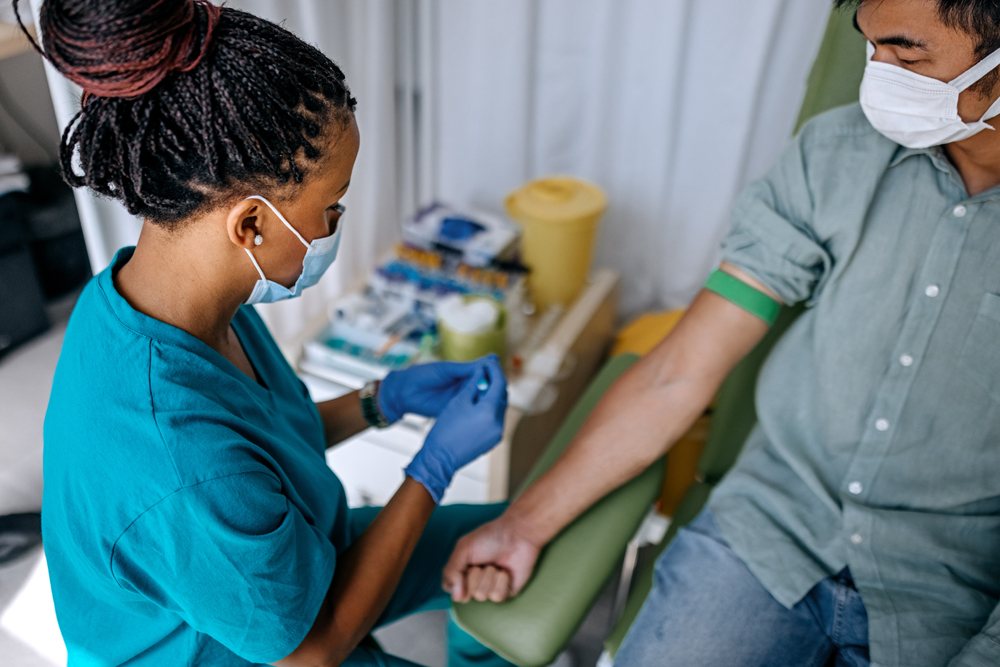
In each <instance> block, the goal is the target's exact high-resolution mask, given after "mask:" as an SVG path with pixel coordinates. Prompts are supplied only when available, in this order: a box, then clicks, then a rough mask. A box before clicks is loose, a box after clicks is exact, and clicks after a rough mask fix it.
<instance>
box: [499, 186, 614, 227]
mask: <svg viewBox="0 0 1000 667" xmlns="http://www.w3.org/2000/svg"><path fill="white" fill-rule="evenodd" d="M506 205H507V213H508V214H509V215H510V216H511V217H512V218H514V219H516V220H521V221H524V220H526V219H527V220H537V221H542V222H553V223H560V222H576V221H577V220H581V219H584V218H596V217H598V216H600V215H601V213H603V212H604V209H605V208H606V207H607V205H608V198H607V196H606V195H605V194H604V191H603V190H601V188H599V187H598V186H596V185H594V184H592V183H588V182H587V181H582V180H580V179H578V178H573V177H570V176H549V177H546V178H540V179H538V180H536V181H531V182H530V183H528V184H526V185H523V186H521V187H520V188H518V189H517V190H515V191H514V192H512V193H511V194H510V195H508V197H507V202H506Z"/></svg>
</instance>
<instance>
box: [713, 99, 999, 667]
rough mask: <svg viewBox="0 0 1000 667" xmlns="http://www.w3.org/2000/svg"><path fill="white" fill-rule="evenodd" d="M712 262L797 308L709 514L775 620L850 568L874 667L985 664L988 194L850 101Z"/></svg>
mask: <svg viewBox="0 0 1000 667" xmlns="http://www.w3.org/2000/svg"><path fill="white" fill-rule="evenodd" d="M724 255H725V259H726V260H727V261H729V262H731V263H732V264H734V265H736V266H738V267H740V268H742V269H743V270H744V271H746V272H747V273H749V274H751V275H753V276H754V277H756V278H757V279H759V280H760V281H761V282H762V283H764V284H765V285H767V286H768V287H770V288H771V289H772V290H774V292H775V293H777V294H778V295H779V296H780V297H781V298H782V300H783V301H784V302H785V303H789V304H791V303H796V302H800V301H807V302H808V305H809V306H811V307H810V308H809V309H808V310H807V311H806V312H805V313H804V314H803V315H802V317H801V318H800V319H799V320H798V321H797V322H796V323H795V324H794V325H793V326H792V328H791V329H790V330H789V331H788V332H787V333H786V334H785V336H784V337H783V338H782V339H781V341H779V343H778V345H777V346H776V348H775V349H774V351H773V353H772V354H771V357H770V359H769V360H768V362H767V364H766V365H765V367H764V369H763V370H762V373H761V377H760V380H759V384H758V388H757V410H758V415H759V419H760V422H759V425H758V426H757V428H756V429H755V430H754V432H753V434H752V435H751V437H750V439H749V441H748V443H747V446H746V448H745V450H744V452H743V455H742V456H741V458H740V460H739V462H738V463H737V465H736V467H735V468H734V469H733V471H732V472H731V473H730V474H729V476H728V477H727V478H726V479H725V480H724V481H723V482H722V484H721V485H720V487H719V488H718V489H717V491H716V492H715V494H714V496H713V498H712V500H711V503H710V507H711V510H712V512H713V513H714V515H715V518H716V521H717V522H718V524H719V526H720V528H721V530H722V532H723V534H724V535H725V537H726V538H727V539H728V540H729V542H730V544H731V545H732V547H733V549H734V550H735V551H736V553H737V554H739V556H740V557H741V558H742V559H743V560H744V561H745V562H746V563H747V565H748V566H749V568H750V570H751V571H752V572H753V573H754V574H755V575H756V576H757V577H758V578H759V579H760V581H761V582H762V583H763V584H764V586H765V587H766V588H767V589H768V590H769V591H770V592H771V593H772V594H773V595H774V597H775V598H776V599H777V600H778V601H779V602H781V603H782V604H784V605H786V606H789V607H790V606H792V605H794V604H795V603H796V602H798V601H799V600H801V599H802V598H803V597H804V596H805V595H806V594H807V593H808V592H809V590H810V589H811V588H812V587H813V586H814V585H816V584H817V583H818V582H819V581H820V580H822V579H823V578H825V577H828V576H830V575H832V574H835V573H837V572H839V571H840V570H842V569H843V568H844V567H845V566H849V567H850V570H851V574H852V575H853V577H854V581H855V583H856V585H857V588H858V590H859V591H860V593H861V597H862V599H863V600H864V603H865V606H866V608H867V610H868V618H869V635H870V649H871V658H872V664H873V665H907V666H909V665H935V666H942V665H948V664H950V665H962V666H972V665H977V666H979V665H983V666H986V665H1000V611H998V607H997V604H998V598H1000V188H994V189H992V190H990V191H988V192H985V193H982V194H979V195H976V196H975V197H970V196H968V194H967V193H966V191H965V187H964V185H963V182H962V179H961V178H960V176H959V174H958V172H957V171H956V169H955V168H954V167H953V166H952V165H951V163H950V162H949V161H948V159H947V157H946V156H945V154H944V153H943V152H942V151H941V149H939V148H932V149H927V150H909V149H905V148H902V147H900V146H899V145H897V144H895V143H893V142H891V141H889V140H888V139H886V138H885V137H883V136H882V135H880V134H879V133H878V132H877V131H875V130H874V129H873V128H872V127H871V125H870V124H869V123H868V121H867V120H866V119H865V117H864V114H863V113H862V112H861V110H860V108H859V107H858V106H852V107H846V108H843V109H838V110H835V111H832V112H830V113H827V114H824V115H823V116H820V117H819V118H817V119H815V120H814V121H813V122H811V123H810V124H808V125H807V126H806V127H805V128H804V129H803V131H802V132H801V133H800V134H799V136H798V137H796V138H795V139H794V140H793V142H792V143H791V145H790V147H789V148H788V149H787V150H786V151H785V153H784V155H783V157H782V158H781V160H780V161H779V163H778V164H777V165H776V166H775V167H774V168H773V169H772V170H771V171H770V173H768V174H767V175H766V176H765V177H764V178H762V179H761V180H759V181H757V182H755V183H753V184H751V185H750V186H749V187H748V188H747V189H746V191H744V192H743V194H742V195H741V196H740V197H739V199H738V201H737V203H736V205H735V208H734V214H733V229H732V231H731V233H730V234H729V236H728V238H727V240H726V242H725V245H724ZM949 661H950V662H949Z"/></svg>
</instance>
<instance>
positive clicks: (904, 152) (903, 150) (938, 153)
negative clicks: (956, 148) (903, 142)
mask: <svg viewBox="0 0 1000 667" xmlns="http://www.w3.org/2000/svg"><path fill="white" fill-rule="evenodd" d="M914 155H926V156H927V157H929V158H930V159H931V162H933V163H934V166H935V167H937V168H938V169H940V170H941V171H945V172H949V173H950V172H951V168H952V167H951V163H950V162H948V157H947V156H946V155H945V154H944V149H942V148H941V147H940V146H931V147H930V148H907V147H906V146H900V147H899V148H898V149H897V150H896V154H895V155H894V156H893V158H892V161H891V162H890V163H889V166H890V167H895V166H896V165H897V164H899V163H900V162H902V161H903V160H905V159H906V158H908V157H912V156H914Z"/></svg>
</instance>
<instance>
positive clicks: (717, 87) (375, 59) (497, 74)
mask: <svg viewBox="0 0 1000 667" xmlns="http://www.w3.org/2000/svg"><path fill="white" fill-rule="evenodd" d="M33 4H35V5H36V8H37V5H38V4H40V0H33ZM227 4H228V5H229V6H232V7H236V8H239V9H245V10H247V11H250V12H253V13H256V14H259V15H261V16H263V17H265V18H268V19H270V20H273V21H281V22H283V23H284V25H285V26H286V27H287V28H289V29H290V30H292V31H293V32H295V33H296V34H298V35H299V36H300V37H302V38H303V39H305V40H306V41H308V42H310V43H313V44H315V45H316V46H318V47H319V48H320V49H322V50H323V51H324V52H326V53H327V54H328V55H329V56H330V57H331V58H333V59H334V60H335V61H336V62H337V63H338V64H340V65H341V67H343V69H344V71H345V72H346V74H347V80H348V83H349V84H350V86H351V88H352V90H353V92H354V94H355V96H356V97H357V98H358V100H359V105H358V114H357V118H358V124H359V126H360V128H361V134H362V140H361V153H360V155H359V157H358V163H357V165H356V167H355V172H354V177H353V179H352V184H351V189H350V192H349V193H348V195H347V197H346V198H345V200H344V203H345V205H346V206H347V208H348V212H347V217H345V223H346V224H345V229H344V239H343V242H342V245H341V251H340V253H341V254H340V258H339V259H338V261H337V263H336V264H335V265H334V268H333V269H331V271H330V275H329V276H327V277H325V278H324V280H323V282H322V283H321V284H320V286H318V287H316V288H314V289H313V290H310V291H308V292H306V294H305V295H304V296H303V297H302V298H301V299H297V300H293V301H290V302H284V303H281V304H275V305H273V306H267V307H264V308H263V309H262V310H263V314H264V317H265V319H266V320H267V321H268V324H269V326H271V328H272V331H273V332H274V334H275V336H276V337H277V338H278V339H279V340H288V339H289V338H291V337H292V336H293V335H294V334H295V333H297V332H298V331H299V330H301V328H302V327H303V326H304V324H305V323H306V322H308V321H309V320H310V319H312V317H313V316H315V315H316V314H317V313H319V312H321V311H322V310H323V309H324V308H325V305H326V304H327V303H328V302H329V300H330V299H331V298H332V297H333V296H335V295H336V294H338V293H340V292H341V291H342V290H343V289H345V287H347V286H348V285H349V284H350V283H351V282H352V281H353V280H356V279H358V278H359V277H360V276H361V275H363V274H364V272H365V271H366V270H367V269H368V268H370V267H371V266H372V265H373V263H374V262H375V260H376V259H377V257H378V256H379V255H380V254H381V253H382V252H384V251H385V250H386V249H387V248H388V247H389V246H391V244H392V243H393V241H394V240H395V239H396V238H398V230H399V222H400V220H401V219H402V218H403V217H404V216H405V215H407V214H409V213H410V212H412V211H413V210H414V209H415V207H416V206H417V204H419V203H426V202H428V201H430V200H432V199H435V198H440V199H443V200H446V201H449V202H452V203H455V204H458V205H475V206H477V207H482V208H486V209H492V210H499V209H500V203H501V202H502V200H503V198H504V196H505V195H506V194H507V193H508V192H509V191H510V190H512V189H514V188H515V187H517V186H518V185H520V184H521V183H523V182H524V181H526V180H528V179H530V178H533V177H536V176H540V175H544V174H550V173H568V174H575V175H578V176H582V177H584V178H588V179H590V180H593V181H595V182H596V183H598V184H600V185H601V186H602V187H604V188H605V189H606V190H607V192H608V194H609V198H610V202H611V203H610V207H609V210H608V213H607V216H606V217H605V220H604V224H603V229H602V232H601V237H600V242H599V245H598V250H597V257H596V260H595V262H596V264H598V265H604V266H612V267H614V268H616V269H618V270H619V271H620V272H621V273H622V274H623V275H624V277H625V289H624V292H623V295H624V306H625V309H626V311H627V312H635V311H637V310H639V309H642V308H650V307H662V306H679V305H683V304H685V303H687V302H688V301H689V300H690V298H691V297H692V296H693V295H694V293H695V292H696V291H697V288H698V286H699V284H700V283H701V281H702V280H703V279H704V277H705V275H706V274H707V272H708V271H709V270H710V268H711V266H712V265H713V263H714V262H716V261H717V254H718V250H717V248H718V244H719V241H720V239H721V238H722V236H723V234H724V233H725V230H726V228H727V227H728V210H729V206H730V204H731V202H732V199H733V197H734V196H735V194H736V193H737V192H738V191H739V189H740V188H741V187H742V186H743V185H744V184H745V183H746V182H747V181H748V180H750V179H751V178H753V177H754V176H757V175H759V174H760V173H762V171H763V170H764V169H766V167H767V166H768V165H769V164H770V163H771V162H773V160H774V159H775V158H776V156H777V154H778V152H779V151H780V150H781V148H782V146H783V145H784V143H785V141H786V140H787V137H788V135H789V133H790V131H791V128H792V124H793V122H794V118H795V115H796V113H797V110H798V106H799V102H800V100H801V97H802V93H803V91H804V88H805V79H806V75H807V73H808V69H809V65H810V63H811V62H812V59H813V56H814V54H815V51H816V49H817V47H818V45H819V41H820V36H821V34H822V30H823V26H824V24H825V20H826V17H827V15H828V12H829V7H830V2H829V0H752V1H748V0H697V1H696V0H503V1H496V0H230V1H229V2H228V3H227ZM49 83H50V89H51V90H52V94H53V101H54V103H55V106H56V114H57V117H58V119H59V121H60V124H61V125H65V123H67V122H68V120H69V119H70V117H71V116H72V115H73V114H74V113H75V112H76V110H77V108H78V100H79V92H78V91H77V90H74V88H73V87H72V86H71V85H70V84H68V83H67V82H66V80H65V79H63V78H62V77H60V76H59V75H58V74H57V73H54V72H52V71H51V70H49ZM77 201H78V204H79V205H80V209H81V217H82V219H83V223H84V233H85V235H86V238H87V243H88V248H89V250H90V253H91V263H92V265H93V268H94V270H95V271H99V270H101V269H103V268H104V267H105V266H107V264H108V263H109V262H110V260H111V257H112V255H113V254H114V251H115V250H116V249H117V248H119V247H121V246H123V245H127V244H130V243H134V242H135V239H136V237H137V234H138V230H139V223H138V221H136V220H135V219H134V218H132V217H131V216H129V215H128V214H127V213H125V212H124V211H123V210H122V208H121V207H120V206H119V205H118V204H117V203H116V202H110V201H100V200H97V199H95V198H94V197H92V196H90V195H89V193H86V192H82V191H79V192H78V193H77Z"/></svg>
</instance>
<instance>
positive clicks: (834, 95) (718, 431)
mask: <svg viewBox="0 0 1000 667" xmlns="http://www.w3.org/2000/svg"><path fill="white" fill-rule="evenodd" d="M851 19H852V15H851V14H849V13H841V12H834V13H833V14H832V15H831V18H830V21H829V23H828V25H827V29H826V33H825V34H824V37H823V42H822V45H821V46H820V50H819V53H818V55H817V57H816V61H815V63H814V64H813V67H812V71H811V72H810V75H809V81H808V86H807V91H806V95H805V98H804V100H803V104H802V109H801V111H800V114H799V120H798V123H797V124H796V131H798V129H799V127H801V125H802V124H803V123H804V122H805V121H806V120H808V119H809V118H812V117H813V116H815V115H817V114H819V113H822V112H823V111H826V110H828V109H831V108H833V107H836V106H841V105H845V104H851V103H853V102H856V101H857V98H858V88H859V86H860V83H861V76H862V74H863V71H864V64H865V58H864V52H865V51H864V39H863V38H862V37H861V35H860V34H858V33H857V32H856V31H855V30H854V27H853V24H852V20H851ZM803 310H804V308H803V307H802V306H797V307H794V308H785V309H783V310H782V313H781V315H780V316H779V317H778V320H777V321H776V322H775V324H774V326H773V327H772V328H771V331H770V332H769V333H768V334H767V336H766V337H765V338H764V339H763V340H762V341H761V343H760V344H759V345H758V346H757V348H755V349H754V350H753V351H752V352H751V353H750V354H749V355H748V356H747V357H746V358H745V359H744V360H743V361H742V362H740V364H738V365H737V366H736V368H735V369H734V370H733V371H732V373H730V375H729V377H728V378H727V379H726V381H725V382H724V383H723V385H722V387H721V389H720V391H719V395H718V399H717V402H716V409H715V412H714V415H713V418H712V425H711V429H710V431H709V435H708V440H707V441H706V444H705V448H704V451H703V453H702V456H701V459H700V460H699V464H698V480H697V481H696V482H695V484H693V485H692V486H691V488H690V489H689V490H688V492H687V494H686V495H685V496H684V499H683V500H682V502H681V504H680V506H679V507H678V509H677V512H676V513H675V515H674V517H673V520H672V521H671V524H670V529H669V531H668V532H667V535H666V537H665V538H664V539H663V540H662V541H661V542H660V544H659V545H657V546H656V547H655V551H656V553H655V556H659V554H660V553H662V551H663V550H664V549H666V547H667V545H668V544H669V543H670V540H671V539H672V538H673V536H674V535H675V534H676V533H677V531H678V530H679V529H680V528H681V527H683V526H685V525H687V524H688V523H689V522H691V521H692V520H693V519H694V518H695V517H696V516H697V515H698V513H699V512H701V510H702V508H703V507H704V505H705V503H706V501H707V500H708V497H709V495H710V494H711V491H712V489H713V488H714V487H715V485H716V484H717V483H718V482H719V481H720V480H721V479H722V478H723V477H724V476H725V474H726V473H727V472H728V471H729V469H730V468H731V467H732V465H733V463H734V462H735V461H736V459H737V457H738V456H739V453H740V451H741V450H742V448H743V444H744V442H745V441H746V439H747V437H748V436H749V434H750V431H751V430H752V429H753V427H754V425H755V423H756V421H757V415H756V408H755V405H754V397H753V394H754V387H755V385H756V381H757V375H758V373H759V371H760V367H761V365H762V364H763V362H764V360H765V359H766V358H767V355H768V353H769V352H770V350H771V348H772V347H773V346H774V344H775V342H776V341H777V340H778V339H779V338H780V337H781V335H782V334H783V333H784V332H785V330H787V328H788V327H789V326H790V325H791V323H792V322H793V321H794V320H795V318H796V317H798V315H799V314H800V313H801V312H802V311H803ZM637 359H638V357H636V356H635V355H622V356H620V357H615V358H614V359H612V360H611V361H609V362H608V364H607V365H606V366H605V367H604V369H603V370H602V371H601V372H600V373H599V374H598V376H597V378H596V379H595V380H594V381H593V383H592V384H591V386H590V388H589V389H588V390H587V392H586V393H585V394H584V396H583V397H582V398H581V399H580V401H579V402H578V403H577V405H576V407H575V408H574V409H573V411H572V412H571V413H570V415H569V417H568V418H567V420H566V422H565V423H564V424H563V427H562V428H561V429H560V431H559V432H558V433H557V434H556V436H555V438H554V439H553V441H552V443H551V444H550V445H549V448H548V450H546V452H545V453H544V454H543V455H542V457H541V459H540V460H539V461H538V463H537V464H536V466H535V468H534V469H533V470H532V473H531V475H529V477H528V479H527V481H526V482H525V486H527V485H528V484H530V483H531V482H532V481H533V480H535V479H537V478H538V477H539V476H540V475H541V474H542V473H543V472H544V471H545V470H546V469H547V468H548V467H549V466H551V465H552V463H554V462H555V460H556V459H557V458H558V457H559V454H560V453H562V451H563V449H565V447H566V446H567V445H568V444H569V442H570V441H571V440H572V438H573V436H574V435H575V434H576V432H577V430H578V429H579V428H580V426H581V425H582V424H583V422H584V420H586V418H587V416H588V415H589V414H590V412H591V410H592V409H593V407H594V406H595V405H596V404H597V402H598V401H599V400H600V398H601V396H602V395H603V394H604V392H605V391H606V390H607V389H608V387H610V386H611V384H613V383H614V381H615V380H616V379H617V378H618V377H619V376H620V375H621V374H622V373H623V372H625V370H627V368H628V367H629V366H631V365H632V364H633V363H635V361H636V360H637ZM663 465H664V463H663V461H662V460H661V461H659V462H657V463H656V464H655V465H653V466H652V467H651V468H650V469H648V470H646V471H645V472H644V473H642V474H641V475H640V476H639V477H637V478H635V479H634V480H632V481H631V482H629V483H627V484H625V485H624V486H622V487H621V488H619V489H617V490H616V491H613V492H612V493H610V494H608V495H607V496H605V497H604V498H603V499H601V500H600V501H599V502H598V503H597V504H595V505H594V506H593V507H591V508H590V509H589V510H588V511H587V512H585V513H584V514H583V515H581V516H580V517H579V518H578V519H577V520H576V521H574V522H573V523H572V524H570V525H569V526H568V527H567V528H566V529H565V530H564V531H563V532H562V533H560V534H559V535H558V536H556V538H555V539H554V540H553V541H552V542H551V543H550V544H549V545H548V546H547V547H546V548H545V550H544V551H543V552H542V554H541V556H540V558H539V560H538V564H537V566H536V568H535V574H534V575H533V576H532V579H531V581H529V582H528V584H527V585H526V586H525V587H524V589H523V590H522V591H521V594H520V595H519V596H518V597H516V598H514V599H513V600H509V601H507V602H504V603H502V604H494V603H491V602H470V603H468V604H462V605H454V606H453V611H454V616H455V620H456V621H457V623H458V624H459V626H461V627H462V628H463V629H465V630H466V631H467V632H469V633H470V634H472V635H473V636H475V637H476V638H477V639H478V640H479V641H481V642H482V643H483V644H485V645H486V646H488V647H489V648H491V649H493V650H494V651H496V652H497V653H498V654H499V655H500V656H502V657H503V658H505V659H507V660H509V661H510V662H513V663H514V664H516V665H519V666H520V667H542V665H547V664H550V663H551V662H552V661H554V660H555V658H556V657H557V656H558V654H559V652H560V651H561V650H562V649H563V648H564V647H565V645H566V644H567V643H568V642H569V640H570V638H571V637H572V636H573V634H574V633H575V632H576V630H577V629H578V628H579V626H580V624H581V623H582V622H583V620H584V619H585V618H586V615H587V613H588V612H589V610H590V608H591V607H592V606H593V604H594V602H595V601H596V600H597V598H598V597H599V596H600V594H601V591H602V590H603V588H604V585H605V584H606V582H607V581H608V580H609V578H610V577H611V576H612V575H613V574H614V573H615V572H616V571H617V570H618V567H619V565H620V563H621V559H622V557H623V555H624V554H625V551H626V547H627V544H628V541H629V540H630V539H631V538H632V537H633V535H634V534H635V532H636V530H637V529H638V527H639V525H640V524H641V523H642V521H643V519H644V518H645V516H646V513H647V512H648V510H649V507H650V505H651V504H652V502H653V501H654V500H655V499H656V497H657V495H658V492H659V487H660V484H661V482H662V480H663ZM654 562H655V558H650V559H648V562H647V564H646V566H645V567H644V568H643V569H642V570H641V571H639V572H638V573H637V574H636V576H635V577H634V578H633V582H632V588H631V591H630V593H629V596H628V599H627V601H626V604H625V607H624V610H623V612H622V614H621V616H620V618H619V619H618V621H617V623H616V625H615V627H614V628H613V629H612V631H611V633H610V634H609V636H608V638H607V640H606V641H605V650H606V651H607V652H608V654H610V655H611V656H612V657H613V656H614V655H615V654H616V653H617V651H618V648H619V647H620V646H621V643H622V641H623V640H624V638H625V635H626V633H627V632H628V629H629V627H630V626H631V625H632V622H633V621H634V620H635V617H636V615H637V614H638V613H639V610H640V608H641V607H642V604H643V602H644V601H645V599H646V596H647V595H648V594H649V591H650V589H651V588H652V580H653V565H654Z"/></svg>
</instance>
